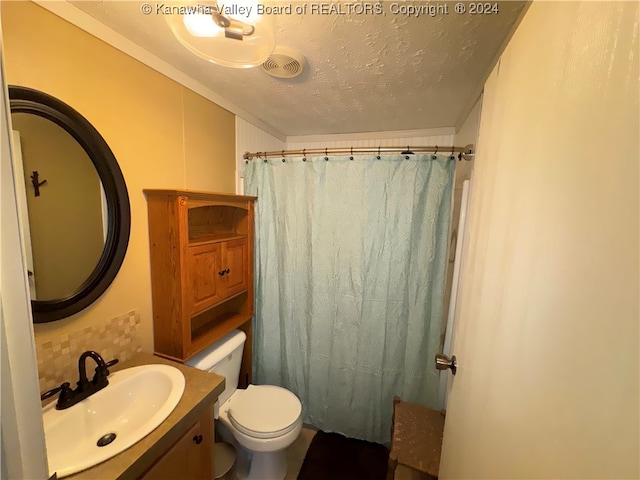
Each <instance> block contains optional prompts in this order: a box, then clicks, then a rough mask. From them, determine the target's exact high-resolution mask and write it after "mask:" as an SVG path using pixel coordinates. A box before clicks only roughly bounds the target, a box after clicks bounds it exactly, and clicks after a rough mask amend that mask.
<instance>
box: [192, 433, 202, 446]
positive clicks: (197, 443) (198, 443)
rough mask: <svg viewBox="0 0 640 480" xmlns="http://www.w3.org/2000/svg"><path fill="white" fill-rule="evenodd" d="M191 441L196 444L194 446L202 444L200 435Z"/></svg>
mask: <svg viewBox="0 0 640 480" xmlns="http://www.w3.org/2000/svg"><path fill="white" fill-rule="evenodd" d="M193 441H194V442H196V445H200V444H201V443H202V435H196V436H195V437H193Z"/></svg>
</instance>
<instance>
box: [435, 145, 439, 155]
mask: <svg viewBox="0 0 640 480" xmlns="http://www.w3.org/2000/svg"><path fill="white" fill-rule="evenodd" d="M437 154H438V145H436V153H434V155H437Z"/></svg>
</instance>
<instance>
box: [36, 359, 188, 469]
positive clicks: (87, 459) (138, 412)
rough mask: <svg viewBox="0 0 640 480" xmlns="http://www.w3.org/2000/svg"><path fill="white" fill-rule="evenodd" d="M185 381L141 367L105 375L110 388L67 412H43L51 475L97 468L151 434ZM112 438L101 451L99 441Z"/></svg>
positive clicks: (168, 370) (163, 369) (169, 370)
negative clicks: (99, 464) (112, 436)
mask: <svg viewBox="0 0 640 480" xmlns="http://www.w3.org/2000/svg"><path fill="white" fill-rule="evenodd" d="M182 392H184V376H183V375H182V372H181V371H180V370H178V369H177V368H175V367H170V366H168V365H157V364H153V365H144V366H141V367H133V368H127V369H125V370H120V371H118V372H114V373H112V374H111V375H109V385H107V386H106V387H105V388H103V389H102V390H100V391H99V392H97V393H94V394H93V395H92V396H90V397H88V398H85V399H84V400H82V401H81V402H79V403H78V404H76V405H74V406H73V407H70V408H67V409H66V410H56V409H55V403H56V402H53V403H51V404H49V405H47V406H46V407H45V408H44V409H43V410H42V413H43V420H44V435H45V440H46V443H47V458H48V460H49V472H50V474H53V472H57V473H58V478H61V477H65V476H67V475H71V474H73V473H76V472H79V471H81V470H85V469H87V468H89V467H92V466H94V465H97V464H98V463H100V462H104V461H105V460H107V459H109V458H111V457H113V456H114V455H116V454H118V453H120V452H122V451H123V450H125V449H127V448H129V447H130V446H131V445H133V444H134V443H136V442H137V441H139V440H141V439H142V438H143V437H145V436H146V435H147V434H149V433H151V431H152V430H154V429H155V428H156V427H157V426H158V425H160V423H162V422H163V421H164V419H166V418H167V417H168V416H169V414H170V413H171V412H172V411H173V409H174V408H175V407H176V405H177V404H178V402H179V401H180V398H181V397H182ZM112 433H115V434H116V436H115V439H113V440H112V441H111V443H108V444H107V445H105V446H103V447H99V446H98V440H100V439H101V438H102V437H104V436H105V435H109V434H112Z"/></svg>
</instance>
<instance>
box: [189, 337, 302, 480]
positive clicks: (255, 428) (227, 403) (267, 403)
mask: <svg viewBox="0 0 640 480" xmlns="http://www.w3.org/2000/svg"><path fill="white" fill-rule="evenodd" d="M246 338H247V337H246V335H245V333H244V332H242V331H240V330H235V331H233V332H231V333H230V334H229V335H227V336H226V337H224V338H222V339H220V340H218V341H217V342H216V343H214V344H213V345H211V346H210V347H209V348H208V349H206V350H204V351H202V352H200V353H199V354H197V355H196V356H194V357H193V358H191V359H190V360H189V361H188V362H187V365H189V366H191V367H195V368H198V369H200V370H206V371H209V372H214V373H217V374H218V375H220V376H223V377H225V380H226V382H225V383H226V384H225V389H224V392H222V393H221V394H220V397H218V401H217V402H216V404H215V407H214V417H215V418H216V419H217V420H219V421H220V422H222V424H223V425H224V426H225V427H226V428H227V429H228V430H229V431H230V432H231V434H232V435H233V437H234V439H235V440H236V442H237V443H238V445H239V446H240V447H242V448H244V449H245V450H247V451H248V453H249V454H250V456H251V459H250V465H249V468H248V473H247V472H242V471H241V470H245V469H243V468H239V469H238V468H237V470H236V472H237V475H238V478H247V479H252V480H253V479H256V480H258V479H260V480H281V479H284V478H285V476H286V474H287V459H286V454H285V449H286V448H287V447H288V446H289V445H291V444H292V443H293V441H294V440H295V439H296V438H298V435H299V434H300V430H301V429H302V404H301V403H300V400H299V399H298V397H296V396H295V395H294V394H293V393H291V392H290V391H289V390H287V389H285V388H281V387H276V386H272V385H249V387H248V388H247V389H246V390H242V389H239V388H238V377H239V376H240V363H241V360H242V349H243V347H244V341H245V339H246Z"/></svg>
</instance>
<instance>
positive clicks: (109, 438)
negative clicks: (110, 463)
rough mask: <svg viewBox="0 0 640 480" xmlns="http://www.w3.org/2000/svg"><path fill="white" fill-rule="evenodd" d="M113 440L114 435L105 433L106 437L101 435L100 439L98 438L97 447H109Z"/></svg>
mask: <svg viewBox="0 0 640 480" xmlns="http://www.w3.org/2000/svg"><path fill="white" fill-rule="evenodd" d="M115 439H116V434H115V433H107V434H106V435H103V436H102V437H100V439H99V440H98V446H99V447H104V446H106V445H109V444H110V443H111V442H113V441H114V440H115Z"/></svg>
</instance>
